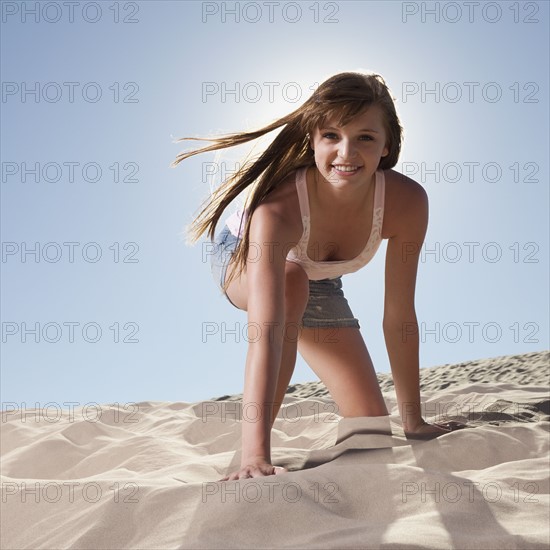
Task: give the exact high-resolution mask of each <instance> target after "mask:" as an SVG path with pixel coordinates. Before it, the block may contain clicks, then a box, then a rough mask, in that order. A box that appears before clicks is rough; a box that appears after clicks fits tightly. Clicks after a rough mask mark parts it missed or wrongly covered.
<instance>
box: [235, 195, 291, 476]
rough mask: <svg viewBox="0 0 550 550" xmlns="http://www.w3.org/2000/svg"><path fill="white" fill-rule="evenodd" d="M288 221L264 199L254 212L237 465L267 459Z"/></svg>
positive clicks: (279, 343)
mask: <svg viewBox="0 0 550 550" xmlns="http://www.w3.org/2000/svg"><path fill="white" fill-rule="evenodd" d="M289 242H292V234H291V230H290V229H289V224H288V223H287V222H286V221H285V220H283V219H282V218H281V216H280V215H279V214H277V213H276V212H275V211H274V210H273V209H270V208H269V206H268V205H265V207H264V205H261V206H260V207H258V209H256V211H255V212H254V215H253V218H252V221H251V227H250V248H249V254H248V261H247V266H246V269H247V281H248V283H247V284H248V308H247V309H248V342H249V344H248V352H247V357H246V367H245V383H244V394H243V411H244V412H243V422H242V459H241V467H243V466H245V465H246V464H249V463H251V462H252V463H253V462H254V461H260V462H261V461H265V462H266V463H271V443H270V438H271V425H272V419H271V418H270V417H271V412H272V403H273V401H274V399H275V391H276V386H277V380H278V376H279V368H280V364H281V358H282V349H283V335H284V321H285V302H284V300H285V262H286V252H287V251H288V246H285V245H287V243H289Z"/></svg>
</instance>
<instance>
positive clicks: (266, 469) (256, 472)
mask: <svg viewBox="0 0 550 550" xmlns="http://www.w3.org/2000/svg"><path fill="white" fill-rule="evenodd" d="M287 471H288V470H287V469H286V468H283V467H281V466H273V465H272V464H270V463H269V461H267V460H265V459H262V458H258V459H252V460H248V461H246V462H243V464H242V465H241V469H240V470H237V471H236V472H233V473H232V474H229V475H228V476H225V477H224V478H222V479H219V480H218V481H235V480H237V479H248V478H251V477H264V476H271V475H277V474H285V473H287Z"/></svg>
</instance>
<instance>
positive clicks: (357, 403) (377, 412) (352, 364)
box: [298, 327, 389, 417]
mask: <svg viewBox="0 0 550 550" xmlns="http://www.w3.org/2000/svg"><path fill="white" fill-rule="evenodd" d="M298 351H299V352H300V355H301V356H302V357H303V358H304V360H305V361H306V362H307V364H308V365H309V366H310V367H311V369H312V370H313V371H314V372H315V374H317V376H318V377H319V379H320V380H321V381H322V382H323V384H324V385H325V386H326V387H327V389H328V391H329V393H330V395H331V397H332V399H334V402H335V403H336V405H337V407H338V411H337V412H338V414H339V415H341V416H344V417H349V416H384V415H388V414H389V413H388V409H387V408H386V404H385V402H384V398H383V397H382V392H381V391H380V386H379V384H378V380H377V378H376V373H375V371H374V366H373V364H372V360H371V358H370V355H369V352H368V350H367V346H366V345H365V342H364V340H363V337H362V336H361V332H360V330H359V329H358V328H354V327H345V328H304V329H302V332H301V335H300V339H299V341H298Z"/></svg>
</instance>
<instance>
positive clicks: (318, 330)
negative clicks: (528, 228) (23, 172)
mask: <svg viewBox="0 0 550 550" xmlns="http://www.w3.org/2000/svg"><path fill="white" fill-rule="evenodd" d="M277 128H282V129H281V131H280V132H279V134H278V135H277V137H276V138H275V139H274V140H273V142H272V143H271V145H270V146H269V147H268V148H267V149H266V150H265V151H264V152H263V153H262V154H261V155H259V157H258V158H257V159H255V160H252V161H249V162H248V163H246V164H245V165H244V166H243V167H242V168H241V169H240V170H239V171H238V172H237V173H236V174H234V175H233V176H232V177H231V178H230V179H228V180H227V181H226V182H224V183H223V184H222V185H221V186H220V187H219V188H218V189H217V190H216V191H215V192H214V195H213V197H212V198H211V200H210V202H208V203H207V204H206V205H205V206H204V208H203V209H202V211H201V212H200V213H199V215H198V216H197V218H196V219H195V220H194V226H195V227H194V229H193V230H192V234H193V240H195V241H196V240H197V239H198V238H199V237H200V236H201V235H202V234H203V233H204V232H205V231H208V236H209V238H210V239H214V243H215V246H216V253H215V254H214V256H213V258H212V271H213V274H214V276H215V277H216V280H217V282H219V284H220V287H221V288H222V289H223V291H224V292H225V295H226V297H227V299H228V300H229V301H230V302H231V303H232V304H233V305H234V306H235V307H237V308H239V309H242V310H243V311H246V312H247V314H248V325H247V326H248V330H249V338H248V340H249V343H248V353H247V358H246V368H245V383H244V394H243V408H245V407H247V406H250V405H253V406H254V408H255V409H256V410H258V411H259V413H260V415H259V418H256V417H254V418H250V419H248V418H247V416H248V415H245V416H243V422H242V457H241V467H240V469H239V470H238V471H236V472H233V473H231V474H230V475H229V476H226V477H224V478H223V479H222V480H220V481H226V480H235V479H240V478H247V477H261V476H266V475H271V474H274V473H281V472H284V471H285V470H284V468H279V467H277V468H276V467H274V466H273V465H272V464H271V446H270V434H271V429H272V426H273V422H274V420H275V418H276V416H277V413H278V411H279V408H280V406H281V402H282V400H283V397H284V394H285V392H286V390H287V387H288V384H289V382H290V379H291V376H292V373H293V370H294V367H295V362H296V354H297V351H299V352H300V354H301V355H302V357H303V358H304V359H305V360H306V361H307V363H308V364H309V365H310V366H311V368H312V369H313V370H314V372H315V373H316V374H317V375H318V377H319V378H320V380H321V381H322V382H323V383H324V384H325V386H326V387H327V389H328V390H329V392H330V394H331V396H332V398H333V399H334V401H335V403H336V404H337V406H338V412H339V414H340V415H342V416H343V417H352V416H384V415H388V410H387V408H386V405H385V403H384V399H383V397H382V393H381V391H380V387H379V385H378V382H377V378H376V374H375V370H374V367H373V364H372V361H371V358H370V356H369V353H368V350H367V348H366V346H365V343H364V341H363V338H362V336H361V333H360V330H359V328H360V327H359V322H358V320H357V319H356V318H355V317H354V316H353V313H352V311H351V309H350V307H349V304H348V302H347V300H346V298H345V297H344V294H343V291H342V282H341V276H342V275H343V274H345V273H351V272H354V271H357V270H358V269H360V268H361V267H363V266H364V265H366V264H367V263H368V262H369V261H370V259H371V258H372V257H373V256H374V254H375V252H376V250H377V249H378V247H379V245H380V242H381V240H382V239H388V247H387V253H386V267H385V298H384V319H383V329H384V337H385V341H386V346H387V350H388V355H389V359H390V364H391V370H392V375H393V379H394V384H395V391H396V395H397V401H398V405H399V411H400V414H401V418H402V421H403V428H404V430H405V433H406V434H407V435H408V436H413V437H437V436H438V435H442V434H444V433H447V432H448V431H450V429H452V427H454V426H451V425H448V426H447V427H443V426H441V425H435V424H428V423H426V422H425V421H424V420H423V418H422V416H421V410H420V389H419V349H418V348H419V339H418V324H417V320H416V314H415V307H414V294H415V283H416V274H417V266H418V258H419V253H420V248H421V246H422V243H423V241H424V236H425V234H426V228H427V224H428V198H427V195H426V192H425V191H424V189H423V188H422V187H421V185H419V184H418V183H417V182H415V181H413V180H411V179H410V178H407V177H405V176H403V175H401V174H399V173H398V172H395V171H394V170H392V168H393V167H394V166H395V165H396V163H397V160H398V157H399V153H400V150H401V141H402V131H403V130H402V127H401V124H400V122H399V118H398V116H397V113H396V110H395V106H394V103H393V100H392V97H391V95H390V92H389V90H388V88H387V86H386V84H385V82H384V79H383V78H382V77H381V76H379V75H375V74H370V75H368V74H361V73H341V74H337V75H335V76H332V77H331V78H329V79H328V80H326V81H325V82H323V83H322V84H321V85H320V86H319V88H318V89H317V90H316V91H315V93H314V94H313V96H312V97H310V98H309V99H308V100H307V101H306V102H305V103H304V105H302V106H301V107H300V108H298V109H297V110H295V111H294V112H292V113H290V114H289V115H287V116H285V117H283V118H281V119H279V120H277V121H276V122H274V123H273V124H270V125H268V126H266V127H265V128H262V129H260V130H257V131H253V132H243V133H237V134H232V135H229V136H224V137H220V138H213V139H210V140H209V141H212V142H214V144H213V145H210V146H207V147H203V148H201V149H198V150H195V151H191V152H187V153H181V154H180V155H178V157H177V158H176V160H175V161H174V163H172V166H175V165H177V164H178V163H179V162H181V161H182V160H184V159H186V158H188V157H190V156H192V155H195V154H198V153H203V152H207V151H214V150H218V149H223V148H227V147H232V146H235V145H239V144H242V143H246V142H248V141H251V140H254V139H257V138H259V137H261V136H263V135H264V134H267V133H268V132H271V131H273V130H275V129H277ZM183 139H197V138H181V139H180V140H178V141H181V140H183ZM249 186H253V187H252V192H251V193H249V195H248V200H247V203H248V204H247V207H246V208H245V209H244V211H238V212H236V213H235V214H234V215H233V216H231V217H230V218H229V219H228V220H227V223H226V225H225V227H224V229H223V230H222V231H221V232H220V233H219V234H218V235H217V236H215V228H216V224H217V222H218V220H219V218H220V216H221V215H222V213H223V211H224V210H225V209H226V207H227V206H228V205H229V204H230V203H231V202H232V201H233V200H234V199H235V198H236V197H237V196H238V195H239V194H240V193H241V192H242V191H244V190H245V189H247V188H248V187H249ZM296 327H297V328H298V331H297V330H295V329H296ZM293 328H294V330H292V329H293Z"/></svg>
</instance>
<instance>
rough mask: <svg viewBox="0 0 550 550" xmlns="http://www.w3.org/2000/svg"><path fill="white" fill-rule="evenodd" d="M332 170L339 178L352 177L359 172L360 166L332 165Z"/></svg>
mask: <svg viewBox="0 0 550 550" xmlns="http://www.w3.org/2000/svg"><path fill="white" fill-rule="evenodd" d="M331 166H332V169H333V170H334V172H336V173H337V174H338V175H339V176H344V177H345V176H354V175H355V174H357V172H359V170H361V168H362V166H357V165H355V164H332V165H331Z"/></svg>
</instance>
